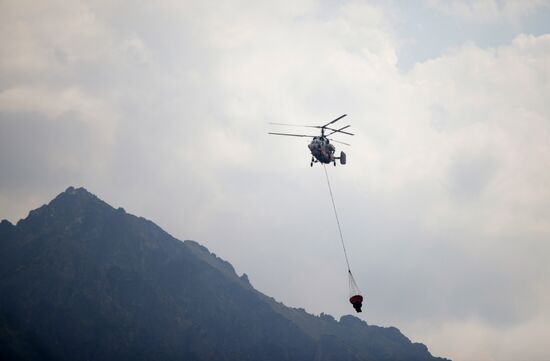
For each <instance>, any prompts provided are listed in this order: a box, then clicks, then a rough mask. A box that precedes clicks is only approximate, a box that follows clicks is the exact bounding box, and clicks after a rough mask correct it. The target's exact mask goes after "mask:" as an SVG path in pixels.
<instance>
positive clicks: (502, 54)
mask: <svg viewBox="0 0 550 361" xmlns="http://www.w3.org/2000/svg"><path fill="white" fill-rule="evenodd" d="M0 28H1V31H0V218H7V219H9V220H10V221H12V222H16V221H17V220H19V219H20V218H24V217H26V215H27V212H28V211H29V210H30V209H34V208H37V207H39V206H40V205H42V204H43V203H46V202H48V201H49V200H51V199H52V198H53V197H54V196H55V195H56V194H58V193H60V192H61V191H63V190H64V189H65V188H67V187H68V186H69V185H74V186H84V187H86V188H87V189H88V190H89V191H91V192H92V193H94V194H96V195H98V196H99V197H100V198H102V199H104V200H105V201H107V202H108V203H110V204H111V205H113V206H115V207H119V206H122V207H124V208H125V209H126V211H128V212H130V213H133V214H136V215H139V216H144V217H146V218H148V219H151V220H153V221H154V222H155V223H157V224H159V225H160V226H161V227H163V228H164V229H165V230H166V231H168V232H169V233H170V234H172V235H173V236H175V237H177V238H179V239H182V240H184V239H194V240H196V241H198V242H200V243H202V244H204V245H205V246H207V247H208V248H209V249H210V250H211V251H214V252H216V253H217V254H218V255H219V256H220V257H222V258H224V259H227V260H228V261H230V262H231V263H232V264H233V265H234V266H235V267H236V269H237V271H238V272H239V273H242V272H245V273H247V274H248V276H249V278H250V280H251V282H252V284H253V285H254V286H255V287H256V288H258V289H259V290H261V291H262V292H264V293H266V294H268V295H270V296H273V297H275V298H276V299H277V300H279V301H282V302H284V303H285V304H287V305H290V306H293V307H303V308H305V309H306V310H307V311H309V312H313V313H316V314H318V313H320V312H325V313H330V314H332V315H334V316H336V317H339V316H340V315H343V314H349V313H352V312H353V309H352V308H351V305H350V304H349V303H348V301H347V297H348V294H347V292H348V291H347V278H346V266H345V261H344V258H343V254H342V250H341V248H340V244H339V239H338V233H337V232H338V231H337V228H336V223H335V220H334V216H333V213H332V208H331V203H330V198H329V194H328V190H327V187H326V183H325V179H324V174H323V170H322V168H321V166H320V165H319V164H316V165H314V167H313V168H310V166H309V160H310V156H309V152H308V149H307V139H300V138H296V139H294V138H283V137H271V136H268V135H267V132H268V131H270V130H273V128H271V127H270V126H269V125H268V124H267V123H268V122H288V123H297V124H324V123H326V122H328V121H330V120H332V119H334V118H336V117H337V116H339V115H341V114H344V113H347V114H348V117H347V118H345V119H344V120H345V121H344V120H342V126H343V125H346V124H351V125H352V128H350V130H352V131H353V132H354V133H356V135H355V136H354V137H346V136H342V135H340V136H337V137H335V138H336V139H337V140H343V141H350V142H351V143H352V146H351V147H345V146H342V145H338V144H337V150H338V151H340V150H344V151H345V152H346V153H347V154H348V164H347V165H345V166H338V167H333V166H329V167H328V168H327V170H328V171H329V175H330V177H331V181H332V186H333V190H334V195H335V198H336V199H335V201H336V206H337V207H338V211H339V215H340V218H341V222H342V227H343V232H344V237H345V239H346V245H347V248H348V252H349V256H350V262H351V267H352V270H353V271H354V274H355V277H356V280H357V282H358V283H359V286H360V287H361V289H362V291H363V294H364V296H365V302H364V312H363V313H362V314H361V315H360V317H361V318H363V319H364V320H366V321H367V322H368V323H369V324H377V325H381V326H389V325H393V326H396V327H398V328H400V329H401V330H402V331H403V332H404V333H405V334H406V335H408V336H409V337H411V338H412V339H413V341H419V342H423V343H425V344H427V346H428V347H429V349H430V351H431V352H432V354H434V355H438V356H445V357H449V358H452V359H453V360H459V361H460V360H462V361H466V360H548V359H550V350H549V348H548V342H550V338H549V336H548V335H549V334H550V330H549V327H548V325H550V284H549V281H548V280H549V276H550V266H549V265H550V259H549V255H550V243H549V241H550V187H549V186H548V185H549V184H550V102H549V101H548V99H549V94H550V1H547V0H528V1H519V0H518V1H513V0H502V1H496V0H480V1H459V0H454V1H437V0H426V1H416V2H409V1H408V2H398V1H389V2H387V1H384V2H382V1H371V2H367V1H327V0H324V1H313V0H311V1H310V0H303V1H282V2H281V1H277V2H275V1H271V2H258V1H216V2H205V1H171V0H163V1H155V2H134V1H116V2H104V1H78V2H76V1H70V2H67V1H2V2H1V3H0ZM281 130H283V129H280V128H277V130H276V131H281ZM306 132H307V130H306Z"/></svg>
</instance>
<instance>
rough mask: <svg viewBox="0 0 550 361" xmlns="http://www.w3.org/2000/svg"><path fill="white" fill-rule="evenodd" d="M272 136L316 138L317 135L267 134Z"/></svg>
mask: <svg viewBox="0 0 550 361" xmlns="http://www.w3.org/2000/svg"><path fill="white" fill-rule="evenodd" d="M267 134H271V135H285V136H288V137H302V138H304V137H305V138H315V135H305V134H289V133H267Z"/></svg>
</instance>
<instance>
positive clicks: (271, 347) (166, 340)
mask: <svg viewBox="0 0 550 361" xmlns="http://www.w3.org/2000/svg"><path fill="white" fill-rule="evenodd" d="M0 259H1V262H0V295H1V297H0V359H2V360H189V361H193V360H216V361H217V360H227V361H230V360H239V361H246V360H265V361H272V360H273V361H275V360H277V361H284V360H300V361H304V360H315V361H323V360H345V361H359V360H365V361H366V360H388V361H389V360H411V361H415V360H418V361H420V360H443V359H440V358H435V357H432V356H431V355H430V353H429V352H428V350H427V348H426V346H424V345H422V344H419V343H411V342H410V341H409V339H407V338H406V337H405V336H404V335H402V334H401V333H400V332H399V330H398V329H396V328H393V327H390V328H383V327H377V326H370V325H368V324H367V323H366V322H364V321H361V320H359V319H358V318H356V317H353V316H344V317H342V318H341V319H340V320H339V321H336V320H335V319H334V318H332V317H331V316H329V315H325V314H321V316H314V315H310V314H308V313H306V312H305V311H304V310H302V309H295V308H289V307H286V306H285V305H283V304H282V303H278V302H276V301H275V300H274V299H273V298H270V297H268V296H265V295H264V294H262V293H260V292H258V291H256V290H255V289H254V288H253V287H252V285H251V284H250V283H249V281H248V278H247V277H246V275H242V276H240V277H239V276H238V275H237V274H236V273H235V270H234V269H233V267H232V266H231V264H229V263H228V262H226V261H224V260H222V259H220V258H218V257H217V256H216V255H215V254H212V253H210V252H209V251H208V250H207V249H206V248H205V247H203V246H201V245H199V244H198V243H196V242H193V241H185V242H181V241H179V240H177V239H175V238H174V237H172V236H170V235H169V234H168V233H166V232H165V231H163V230H162V229H161V228H159V227H158V226H156V225H155V224H154V223H152V222H151V221H148V220H146V219H144V218H140V217H136V216H133V215H130V214H128V213H126V212H125V211H124V209H122V208H118V209H114V208H113V207H111V206H109V205H108V204H107V203H105V202H103V201H102V200H100V199H99V198H97V197H96V196H94V195H93V194H91V193H89V192H88V191H86V190H85V189H83V188H78V189H75V188H73V187H70V188H68V189H67V190H66V191H65V192H63V193H61V194H59V195H58V196H57V197H56V198H55V199H54V200H53V201H51V202H50V203H49V204H48V205H44V206H42V207H40V208H38V209H35V210H33V211H31V212H30V213H29V215H28V217H27V218H25V219H23V220H20V221H19V222H18V223H17V225H13V224H11V223H10V222H8V221H6V220H4V221H2V222H1V223H0ZM273 271H274V272H276V270H273Z"/></svg>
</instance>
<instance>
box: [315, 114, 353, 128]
mask: <svg viewBox="0 0 550 361" xmlns="http://www.w3.org/2000/svg"><path fill="white" fill-rule="evenodd" d="M346 115H347V114H344V115H340V116H339V117H338V118H336V119H334V120H333V121H331V122H328V123H327V124H325V125H323V126H322V127H321V128H326V127H327V125H331V124H332V123H335V122H337V121H339V120H340V119H342V118H343V117H345V116H346Z"/></svg>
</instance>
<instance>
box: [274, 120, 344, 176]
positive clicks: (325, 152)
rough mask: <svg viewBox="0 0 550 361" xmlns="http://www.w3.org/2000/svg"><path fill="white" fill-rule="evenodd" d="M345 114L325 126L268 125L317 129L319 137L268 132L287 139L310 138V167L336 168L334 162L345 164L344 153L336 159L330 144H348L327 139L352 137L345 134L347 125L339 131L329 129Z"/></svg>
mask: <svg viewBox="0 0 550 361" xmlns="http://www.w3.org/2000/svg"><path fill="white" fill-rule="evenodd" d="M345 116H347V114H344V115H341V116H339V117H338V118H336V119H334V120H332V121H330V122H328V123H327V124H325V125H296V124H286V123H269V124H272V125H286V126H291V127H305V128H317V129H321V135H320V136H319V135H317V136H315V135H305V134H291V133H273V132H269V133H268V134H271V135H282V136H288V137H302V138H312V140H311V143H309V144H308V148H309V150H310V152H311V155H312V157H311V162H310V167H313V163H321V164H329V163H333V164H334V166H336V160H337V159H338V160H340V164H342V165H344V164H346V153H344V152H340V156H339V157H336V156H335V155H334V153H335V151H336V148H335V147H334V145H332V144H330V142H331V141H332V142H335V143H340V144H344V145H349V144H348V143H344V142H340V141H337V140H334V139H329V138H328V137H329V136H331V135H332V134H335V133H342V134H347V135H354V134H353V133H349V132H345V131H344V129H347V128H349V127H350V126H349V125H346V126H344V127H342V128H339V129H333V128H329V125H331V124H333V123H336V122H337V121H339V120H340V119H342V118H343V117H345ZM327 130H328V131H330V133H328V134H326V135H325V131H327Z"/></svg>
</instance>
